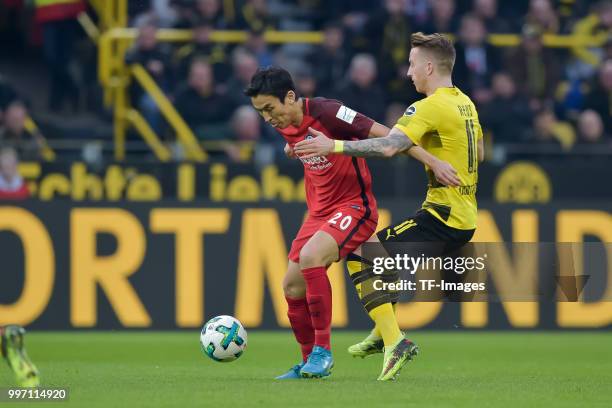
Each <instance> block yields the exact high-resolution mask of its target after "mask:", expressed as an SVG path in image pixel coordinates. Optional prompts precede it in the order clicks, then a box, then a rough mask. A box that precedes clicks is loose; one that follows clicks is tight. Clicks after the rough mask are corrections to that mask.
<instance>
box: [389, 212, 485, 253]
mask: <svg viewBox="0 0 612 408" xmlns="http://www.w3.org/2000/svg"><path fill="white" fill-rule="evenodd" d="M474 231H476V230H473V229H472V230H461V229H457V228H452V227H449V226H448V225H446V224H444V223H443V222H442V221H440V220H439V219H437V218H436V217H434V216H433V215H431V214H430V213H429V211H427V210H419V211H417V213H416V214H415V215H414V216H412V217H410V218H408V219H406V220H404V221H402V222H399V223H397V224H395V225H392V226H390V227H388V228H385V229H383V230H380V231H379V232H378V233H377V236H378V239H379V240H380V242H381V243H382V244H383V247H385V249H386V246H385V243H391V242H393V243H399V242H415V243H416V242H419V243H421V242H422V243H431V244H432V245H429V246H428V247H429V248H430V250H429V251H427V252H430V253H431V252H432V251H433V252H437V253H436V254H435V255H438V256H440V255H445V254H447V253H451V252H454V251H456V250H458V249H460V248H461V247H462V246H464V245H465V244H467V243H468V242H469V241H470V239H472V237H473V236H474ZM436 248H437V249H436ZM432 255H433V254H432Z"/></svg>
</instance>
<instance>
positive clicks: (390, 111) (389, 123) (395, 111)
mask: <svg viewBox="0 0 612 408" xmlns="http://www.w3.org/2000/svg"><path fill="white" fill-rule="evenodd" d="M406 106H407V105H405V104H401V103H392V104H391V105H389V106H388V107H387V111H386V112H385V122H384V123H385V126H386V127H388V128H389V129H391V128H393V126H395V124H396V123H397V120H398V119H399V118H401V117H402V115H403V114H404V112H405V111H406Z"/></svg>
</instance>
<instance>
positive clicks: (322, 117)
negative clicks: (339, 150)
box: [277, 98, 377, 218]
mask: <svg viewBox="0 0 612 408" xmlns="http://www.w3.org/2000/svg"><path fill="white" fill-rule="evenodd" d="M303 101H304V104H303V106H304V107H303V109H304V119H303V120H302V124H301V125H300V126H299V127H295V126H289V127H287V128H285V129H277V131H278V132H279V133H280V134H281V135H283V137H284V138H285V140H286V141H287V143H289V145H290V146H291V147H293V146H294V145H295V144H296V143H297V142H300V141H302V140H304V139H306V138H308V137H312V136H311V135H309V134H308V128H309V127H312V128H313V129H316V130H318V131H321V132H323V133H324V134H325V135H326V136H327V137H329V138H331V139H337V140H357V139H365V138H367V137H368V134H369V133H370V129H371V128H372V125H373V124H374V120H372V119H370V118H368V117H367V116H364V115H362V114H361V113H358V112H355V111H354V110H352V109H350V108H348V107H346V106H344V105H342V104H341V103H340V102H338V101H335V100H331V99H325V98H313V99H308V98H305V99H304V100H303ZM300 160H301V161H302V163H303V164H304V184H305V187H306V203H307V205H308V211H309V213H310V214H311V215H312V216H315V217H324V216H327V215H329V214H330V213H331V212H332V211H334V209H336V208H338V207H341V206H346V205H351V206H354V207H355V208H360V209H361V208H363V209H364V211H366V213H367V214H368V216H369V217H372V218H373V217H376V216H377V210H376V199H375V198H374V195H373V194H372V176H371V174H370V169H369V168H368V165H367V164H366V161H365V159H363V158H360V157H350V156H345V155H341V154H329V155H328V156H318V157H313V158H310V159H301V158H300Z"/></svg>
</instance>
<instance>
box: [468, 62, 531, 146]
mask: <svg viewBox="0 0 612 408" xmlns="http://www.w3.org/2000/svg"><path fill="white" fill-rule="evenodd" d="M492 89H493V99H492V100H491V101H490V102H488V103H486V104H484V105H483V106H482V107H481V110H480V115H481V116H480V118H481V120H482V125H483V128H484V129H485V131H489V132H490V133H491V134H492V136H493V142H494V144H499V143H502V144H505V143H521V142H523V141H525V138H526V136H527V132H528V129H529V128H530V126H531V120H532V117H531V110H530V109H529V104H528V101H527V99H526V98H525V97H523V96H522V95H520V94H519V93H518V92H517V90H516V84H515V83H514V81H513V80H512V77H511V76H510V75H509V74H508V73H506V72H498V73H496V74H495V75H494V76H493V87H492Z"/></svg>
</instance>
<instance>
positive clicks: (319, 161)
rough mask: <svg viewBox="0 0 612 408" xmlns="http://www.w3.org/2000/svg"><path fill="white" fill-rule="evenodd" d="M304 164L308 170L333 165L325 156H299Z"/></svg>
mask: <svg viewBox="0 0 612 408" xmlns="http://www.w3.org/2000/svg"><path fill="white" fill-rule="evenodd" d="M299 159H300V161H301V162H302V163H304V166H308V168H309V169H310V170H325V169H326V168H328V167H331V166H333V163H332V162H330V161H329V160H328V159H327V157H325V156H316V157H311V158H309V159H303V158H301V157H300V158H299Z"/></svg>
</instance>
